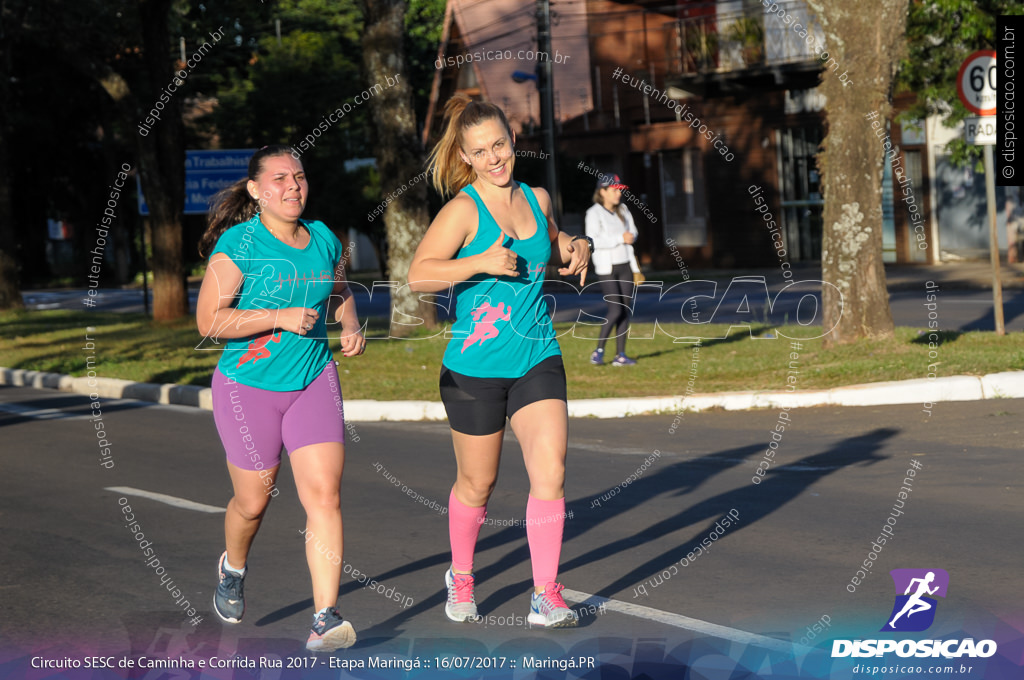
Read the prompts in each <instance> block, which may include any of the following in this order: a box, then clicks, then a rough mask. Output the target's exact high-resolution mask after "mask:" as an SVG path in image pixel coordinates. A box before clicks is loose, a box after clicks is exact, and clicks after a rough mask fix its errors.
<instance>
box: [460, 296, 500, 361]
mask: <svg viewBox="0 0 1024 680" xmlns="http://www.w3.org/2000/svg"><path fill="white" fill-rule="evenodd" d="M470 316H472V317H473V321H476V323H475V324H473V332H472V333H470V335H469V337H468V338H466V340H465V342H463V343H462V351H463V352H465V351H466V349H467V348H468V347H470V346H472V345H474V344H476V342H477V341H478V340H479V341H480V344H481V345H483V344H484V341H486V340H490V339H491V338H496V337H498V329H497V328H495V327H494V324H495V323H496V322H498V321H508V320H510V319H511V318H512V307H511V306H510V307H507V308H506V307H505V303H504V302H499V303H498V306H497V307H492V306H491V303H489V302H485V303H483V304H482V305H480V306H479V307H477V308H476V309H474V310H473V311H472V312H471V313H470Z"/></svg>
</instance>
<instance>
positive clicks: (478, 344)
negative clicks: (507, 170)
mask: <svg viewBox="0 0 1024 680" xmlns="http://www.w3.org/2000/svg"><path fill="white" fill-rule="evenodd" d="M519 187H520V188H521V189H522V190H523V195H524V196H526V200H527V201H528V202H529V204H530V208H531V209H532V210H533V216H534V218H535V220H536V222H537V230H536V231H535V232H534V233H533V235H531V236H529V237H528V238H523V239H514V238H512V237H511V236H506V237H505V240H504V241H503V243H502V245H503V246H504V247H506V248H508V249H510V250H511V251H512V252H514V253H515V254H516V255H517V256H518V258H517V260H518V261H517V269H518V272H519V276H491V275H489V274H477V275H475V276H473V277H472V278H470V279H468V280H466V281H463V282H460V283H458V284H456V286H455V322H454V323H453V324H452V327H451V331H450V332H451V334H452V339H451V340H450V341H449V342H448V347H447V348H446V349H445V353H444V359H443V363H444V365H445V366H447V367H448V369H449V370H452V371H455V372H456V373H461V374H463V375H469V376H473V377H476V378H519V377H522V376H523V375H526V373H527V371H529V370H530V369H531V368H533V367H534V366H536V365H537V364H539V363H540V362H541V361H543V360H544V359H547V358H548V357H552V356H559V355H561V353H562V352H561V350H560V349H559V347H558V340H557V339H556V338H555V329H554V326H552V324H551V314H550V312H549V310H548V305H547V302H545V301H544V291H543V287H544V271H545V268H546V267H547V263H548V260H550V259H551V241H550V239H549V238H548V221H547V218H546V217H545V216H544V212H543V211H542V210H541V209H540V206H539V205H538V204H537V198H536V197H535V196H534V195H533V190H532V189H531V188H530V187H528V186H526V185H525V184H522V183H520V184H519ZM463 191H464V192H466V193H467V194H469V196H470V197H471V198H472V199H473V200H474V201H475V202H476V209H477V214H478V215H479V223H478V225H477V229H476V236H475V237H474V238H473V240H472V241H471V242H470V243H469V244H468V245H466V246H464V247H462V248H460V249H459V252H458V253H457V254H456V256H455V257H456V259H459V258H463V257H469V256H471V255H478V254H480V253H482V252H484V251H485V250H487V249H488V248H490V247H491V245H492V244H493V243H494V242H495V241H496V240H497V239H498V236H499V235H501V234H502V231H501V229H500V228H499V227H498V223H497V222H496V221H495V220H494V218H493V217H492V216H491V213H490V212H489V211H488V210H487V206H485V205H484V202H483V200H482V199H481V198H480V194H478V193H477V191H476V189H474V188H473V186H472V185H470V186H467V187H466V188H465V189H463Z"/></svg>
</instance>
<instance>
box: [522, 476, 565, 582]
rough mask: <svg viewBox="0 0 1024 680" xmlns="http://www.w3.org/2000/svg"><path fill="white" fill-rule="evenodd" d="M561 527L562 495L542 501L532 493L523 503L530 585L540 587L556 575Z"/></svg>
mask: <svg viewBox="0 0 1024 680" xmlns="http://www.w3.org/2000/svg"><path fill="white" fill-rule="evenodd" d="M564 527H565V497H562V498H559V499H558V500H557V501H542V500H539V499H537V498H534V497H533V496H530V499H529V500H528V501H527V502H526V541H527V543H529V544H530V561H531V563H532V564H533V585H534V587H536V588H544V587H546V586H547V585H548V584H549V583H551V582H552V581H554V580H555V578H556V577H557V576H558V560H559V558H560V557H561V555H562V529H563V528H564Z"/></svg>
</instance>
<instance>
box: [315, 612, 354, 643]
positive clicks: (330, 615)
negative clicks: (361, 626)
mask: <svg viewBox="0 0 1024 680" xmlns="http://www.w3.org/2000/svg"><path fill="white" fill-rule="evenodd" d="M355 643H356V631H355V629H354V628H352V624H351V623H349V622H348V621H346V620H345V619H344V618H342V616H341V614H339V613H338V610H337V609H336V608H334V607H331V608H330V609H328V610H327V611H325V612H323V613H322V614H319V615H317V616H316V618H314V619H313V627H312V628H310V630H309V639H308V640H306V649H308V650H309V651H311V652H333V651H334V650H336V649H345V648H346V647H351V646H352V645H354V644H355Z"/></svg>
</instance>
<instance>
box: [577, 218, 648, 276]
mask: <svg viewBox="0 0 1024 680" xmlns="http://www.w3.org/2000/svg"><path fill="white" fill-rule="evenodd" d="M622 212H623V215H624V217H625V218H626V222H625V224H623V222H622V220H621V219H619V216H618V215H616V214H614V213H610V212H608V211H607V210H605V208H604V206H602V205H599V204H597V203H595V204H594V205H592V206H590V208H588V209H587V214H586V222H585V225H586V234H587V236H589V237H590V238H592V239H594V254H593V256H591V258H590V261H591V263H592V264H593V265H594V273H595V274H598V275H604V276H607V275H608V274H611V273H612V265H616V264H626V263H627V262H628V263H629V268H630V269H631V270H632V271H634V272H638V271H640V267H639V266H638V265H637V262H636V256H635V255H634V254H633V246H631V245H630V244H628V243H626V242H625V241H623V240H622V235H623V234H625V233H626V232H627V231H628V232H630V233H631V234H633V238H636V237H637V236H639V235H640V234H639V232H638V231H637V229H636V224H634V222H633V216H632V215H630V214H629V208H627V207H625V206H622Z"/></svg>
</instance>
